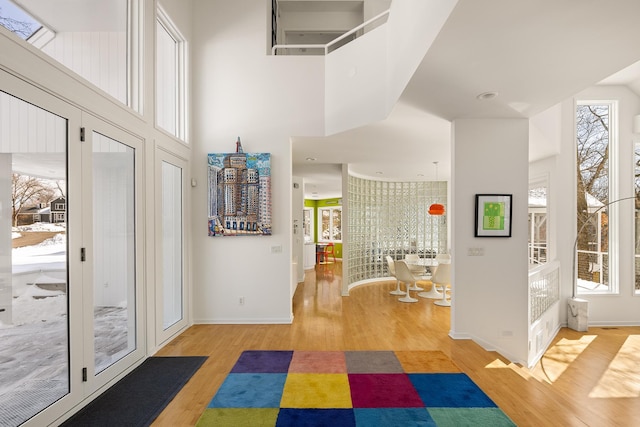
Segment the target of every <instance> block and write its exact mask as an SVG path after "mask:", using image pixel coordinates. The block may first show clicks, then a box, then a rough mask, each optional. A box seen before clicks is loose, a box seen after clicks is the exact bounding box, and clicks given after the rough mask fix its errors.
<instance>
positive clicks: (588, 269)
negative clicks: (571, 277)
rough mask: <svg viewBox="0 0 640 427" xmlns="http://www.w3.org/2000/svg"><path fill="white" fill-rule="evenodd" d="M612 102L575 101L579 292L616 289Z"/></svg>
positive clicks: (614, 149) (599, 291) (615, 122)
mask: <svg viewBox="0 0 640 427" xmlns="http://www.w3.org/2000/svg"><path fill="white" fill-rule="evenodd" d="M616 126H617V119H616V103H615V102H613V101H595V102H579V103H578V105H577V106H576V162H577V180H576V182H577V188H576V194H577V212H576V217H577V238H576V242H575V243H576V251H577V253H576V266H575V268H576V280H577V284H576V285H577V292H578V293H583V294H584V293H617V292H618V286H617V280H614V279H615V278H616V277H617V262H616V260H617V252H616V245H615V244H614V243H615V242H617V240H618V239H617V236H615V235H614V234H615V232H616V230H617V227H615V226H614V224H613V222H614V221H615V216H614V215H610V211H611V209H610V206H608V204H609V203H610V201H611V199H610V197H612V196H613V194H614V193H612V191H611V189H612V185H615V179H614V177H615V176H616V173H615V172H616V168H615V165H616V160H617V159H616V155H615V153H616V151H617V150H616V143H617V141H615V138H614V137H615V135H616V132H615V128H616Z"/></svg>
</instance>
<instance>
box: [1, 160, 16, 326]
mask: <svg viewBox="0 0 640 427" xmlns="http://www.w3.org/2000/svg"><path fill="white" fill-rule="evenodd" d="M0 171H2V172H0V322H2V323H3V324H5V325H9V324H12V323H13V321H12V314H11V300H12V285H11V154H0Z"/></svg>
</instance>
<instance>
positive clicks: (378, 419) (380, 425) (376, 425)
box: [353, 408, 437, 427]
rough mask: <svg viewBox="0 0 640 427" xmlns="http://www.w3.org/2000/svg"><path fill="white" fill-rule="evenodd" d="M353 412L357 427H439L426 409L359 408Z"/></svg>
mask: <svg viewBox="0 0 640 427" xmlns="http://www.w3.org/2000/svg"><path fill="white" fill-rule="evenodd" d="M353 412H354V413H355V416H356V425H357V426H366V427H389V426H420V427H434V426H436V425H437V424H436V423H435V421H434V420H433V418H431V415H430V414H429V412H428V411H427V410H426V409H425V408H357V409H354V410H353Z"/></svg>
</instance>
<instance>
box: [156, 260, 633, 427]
mask: <svg viewBox="0 0 640 427" xmlns="http://www.w3.org/2000/svg"><path fill="white" fill-rule="evenodd" d="M340 268H341V264H340V263H337V264H329V265H322V266H317V267H316V270H315V271H313V270H309V271H307V272H306V275H305V282H304V284H299V285H298V289H297V291H296V294H295V296H294V301H293V307H294V315H295V320H294V322H293V324H291V325H195V326H193V327H191V328H189V329H188V330H187V331H185V332H184V333H183V334H182V335H180V336H179V337H177V338H176V339H175V340H173V341H172V342H171V343H170V344H168V345H167V346H166V347H164V348H163V349H162V350H161V351H160V352H159V353H158V356H186V355H198V356H200V355H204V356H209V358H208V360H207V361H206V362H205V364H204V365H203V366H202V368H201V369H200V370H199V371H198V372H197V373H196V375H195V376H194V377H193V378H192V379H191V381H189V383H188V384H187V385H186V386H185V387H184V388H183V390H182V391H181V392H180V393H179V394H178V395H177V396H176V398H175V399H174V400H173V401H172V402H171V403H170V404H169V406H168V407H167V408H166V409H165V411H164V412H163V413H162V414H161V415H160V417H159V418H158V419H157V420H156V422H155V423H154V424H153V426H156V427H157V426H171V427H175V426H193V425H194V424H195V423H196V422H197V420H198V418H199V417H200V415H201V413H202V412H203V411H204V409H205V408H206V406H207V404H208V403H209V401H210V400H211V398H212V397H213V395H214V394H215V392H216V391H217V389H218V388H219V387H220V385H221V383H222V381H223V380H224V378H225V377H226V376H227V374H228V373H229V371H230V370H231V368H232V366H233V364H234V363H235V361H236V359H237V358H238V356H239V355H240V353H241V352H242V351H244V350H248V349H255V350H440V351H442V352H444V353H445V354H447V355H448V356H449V357H450V358H451V359H452V360H453V361H454V362H455V363H456V364H457V365H458V367H460V369H461V370H462V371H463V372H465V373H467V375H469V376H470V377H471V379H472V380H473V381H474V382H475V383H476V384H478V385H479V386H480V387H481V388H482V389H483V390H484V391H485V393H487V394H488V395H489V396H490V397H491V399H493V401H494V402H496V404H497V405H498V406H499V407H500V408H501V409H502V410H503V411H504V412H505V413H506V414H507V415H509V417H511V419H512V420H513V421H514V422H515V423H516V424H517V425H519V426H594V427H595V426H607V427H609V426H625V427H627V426H640V327H626V328H590V329H589V331H588V332H586V333H580V332H576V331H573V330H570V329H562V330H561V331H560V333H559V334H558V336H557V337H556V339H555V341H554V343H553V345H552V346H551V347H550V349H549V350H548V351H547V353H546V354H545V356H544V357H543V359H542V360H541V362H540V363H539V364H538V365H537V366H536V367H535V368H534V369H531V370H529V369H526V368H523V367H521V366H517V365H513V364H510V363H509V362H508V361H507V360H506V359H504V358H502V357H501V356H500V355H499V354H497V353H494V352H487V351H485V350H483V349H482V348H481V347H480V346H479V345H477V344H475V343H473V342H472V341H469V340H453V339H451V338H450V337H449V336H448V335H447V334H448V331H449V310H450V309H449V308H447V307H439V306H436V305H434V304H433V302H432V300H425V299H420V301H419V302H418V303H413V304H406V303H400V302H398V301H397V297H394V296H392V295H389V291H390V290H391V289H393V288H394V287H395V282H388V283H377V284H371V285H365V286H361V287H358V288H355V289H354V290H352V291H351V295H350V296H349V297H341V296H340V289H341V284H342V283H341V282H342V278H341V277H340V274H339V272H340ZM427 286H428V284H427ZM523 315H524V314H523Z"/></svg>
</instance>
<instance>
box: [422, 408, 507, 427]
mask: <svg viewBox="0 0 640 427" xmlns="http://www.w3.org/2000/svg"><path fill="white" fill-rule="evenodd" d="M428 411H429V414H430V415H431V418H433V420H434V421H435V422H436V425H437V426H438V427H477V426H491V427H515V424H514V423H513V421H511V419H510V418H509V417H507V416H506V415H505V413H504V412H502V411H501V410H500V409H499V408H428Z"/></svg>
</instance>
